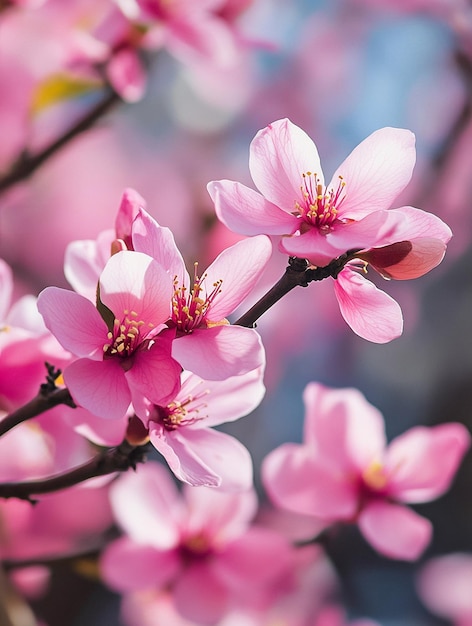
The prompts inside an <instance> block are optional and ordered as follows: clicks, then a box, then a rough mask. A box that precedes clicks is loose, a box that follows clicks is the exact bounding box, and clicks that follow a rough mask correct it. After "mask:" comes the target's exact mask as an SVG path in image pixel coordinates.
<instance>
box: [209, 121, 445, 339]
mask: <svg viewBox="0 0 472 626" xmlns="http://www.w3.org/2000/svg"><path fill="white" fill-rule="evenodd" d="M414 163H415V148H414V135H413V133H411V132H410V131H407V130H403V129H396V128H383V129H381V130H378V131H376V132H374V133H372V135H370V136H369V137H368V138H367V139H365V140H364V141H363V142H362V143H361V144H359V146H357V147H356V148H355V149H354V150H353V152H352V153H351V154H350V155H349V156H348V157H347V159H346V160H345V161H344V162H343V163H342V164H341V165H340V167H339V168H338V169H337V170H336V172H335V173H334V175H333V178H332V181H331V183H330V184H329V185H327V186H325V183H324V176H323V171H322V169H321V164H320V158H319V155H318V151H317V148H316V146H315V144H314V143H313V141H312V140H311V139H310V138H309V137H308V135H306V133H305V132H304V131H302V130H301V129H300V128H298V126H295V125H294V124H292V123H291V122H290V121H289V120H288V119H282V120H278V121H276V122H273V123H272V124H269V125H268V126H267V127H266V128H265V129H263V130H261V131H259V132H258V133H257V135H256V137H255V138H254V140H253V141H252V143H251V148H250V158H249V168H250V171H251V175H252V178H253V180H254V182H255V184H256V186H257V187H258V188H259V190H260V191H261V193H257V192H256V191H254V190H252V189H250V188H248V187H246V186H245V185H242V184H240V183H237V182H232V181H228V180H221V181H213V182H210V183H209V185H208V191H209V193H210V196H211V198H212V199H213V201H214V202H215V208H216V212H217V215H218V217H219V218H220V219H221V220H222V221H223V222H224V223H225V224H226V225H227V226H228V228H231V229H232V230H235V231H236V232H239V233H242V234H245V235H257V234H259V233H266V234H268V235H285V237H284V238H283V239H282V240H281V241H280V244H279V245H280V249H281V251H283V252H285V253H287V254H289V255H293V256H297V257H300V258H306V259H308V261H309V262H310V263H311V264H312V265H313V266H315V267H318V266H326V265H328V264H329V263H330V262H331V261H332V260H334V259H336V258H338V257H339V256H341V255H342V254H344V253H346V252H348V251H350V252H353V251H357V254H356V258H355V259H353V260H351V261H349V262H348V263H347V264H346V265H344V267H343V268H342V269H341V271H340V272H339V274H338V275H337V276H336V281H335V293H336V297H337V299H338V302H339V306H340V309H341V313H342V315H343V317H344V319H345V320H346V322H347V323H348V324H349V326H351V328H352V329H353V330H354V332H356V333H357V334H358V335H360V336H361V337H363V338H365V339H368V340H370V341H374V342H377V343H384V342H387V341H390V340H391V339H393V338H395V337H398V336H399V335H400V334H401V332H402V326H403V320H402V314H401V310H400V307H399V306H398V304H397V303H396V302H395V301H394V300H393V299H392V298H390V296H388V295H387V294H385V293H384V292H383V291H380V290H379V289H377V288H376V287H375V286H374V285H373V284H372V283H371V282H369V281H366V280H365V279H364V277H363V276H362V274H361V273H359V271H358V270H359V269H364V270H365V268H366V266H367V265H368V264H369V263H371V264H372V267H373V268H374V269H376V270H377V271H379V272H380V273H381V274H382V275H383V276H388V277H390V278H400V279H407V278H416V277H417V276H421V275H423V274H424V273H426V272H428V271H429V270H430V269H432V268H433V267H435V266H436V265H438V263H440V262H441V260H442V258H443V256H444V253H445V249H446V244H447V242H448V241H449V239H450V237H451V231H450V229H449V228H448V226H446V224H444V222H442V221H441V220H440V219H439V218H438V217H436V216H434V215H432V214H430V213H426V212H424V211H421V210H420V209H415V208H413V207H401V208H398V209H389V207H390V204H391V202H392V201H393V200H394V198H395V197H396V196H397V195H398V194H399V193H400V192H401V191H402V190H403V189H404V188H405V186H406V185H407V184H408V182H409V180H410V178H411V174H412V171H413V166H414Z"/></svg>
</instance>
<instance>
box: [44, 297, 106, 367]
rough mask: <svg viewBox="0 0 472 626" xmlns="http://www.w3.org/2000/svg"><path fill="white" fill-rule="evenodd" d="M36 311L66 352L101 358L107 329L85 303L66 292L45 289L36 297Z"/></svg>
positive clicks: (98, 315)
mask: <svg viewBox="0 0 472 626" xmlns="http://www.w3.org/2000/svg"><path fill="white" fill-rule="evenodd" d="M38 311H39V312H40V313H41V315H42V316H43V318H44V323H45V324H46V326H47V328H48V329H49V330H50V331H51V332H52V334H53V335H54V336H55V337H56V339H57V340H58V341H59V343H60V344H61V345H62V346H63V347H64V348H65V349H66V350H70V352H72V353H73V354H75V355H77V356H81V357H85V356H87V357H90V358H96V359H102V358H103V346H104V345H105V344H106V343H107V342H108V339H107V332H108V329H107V327H106V324H105V322H104V321H103V319H102V318H101V316H100V313H99V312H98V311H97V309H96V308H95V306H94V305H93V304H92V303H91V302H90V301H89V300H87V299H86V298H84V297H83V296H79V294H77V293H74V292H73V291H68V290H67V289H59V288H58V287H46V289H44V290H43V291H42V292H41V293H40V294H39V296H38Z"/></svg>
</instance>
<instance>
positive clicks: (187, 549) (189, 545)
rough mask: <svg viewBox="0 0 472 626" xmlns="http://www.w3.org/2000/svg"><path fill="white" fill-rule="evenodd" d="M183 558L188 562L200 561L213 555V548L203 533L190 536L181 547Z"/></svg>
mask: <svg viewBox="0 0 472 626" xmlns="http://www.w3.org/2000/svg"><path fill="white" fill-rule="evenodd" d="M180 553H181V556H182V557H183V558H184V560H186V561H190V562H192V561H200V560H202V559H206V558H207V557H209V556H210V555H211V554H212V553H213V546H212V544H211V542H210V540H209V538H208V537H207V536H205V534H204V533H203V532H200V533H197V534H195V535H189V536H188V537H187V538H186V539H185V540H184V541H183V542H182V544H181V546H180Z"/></svg>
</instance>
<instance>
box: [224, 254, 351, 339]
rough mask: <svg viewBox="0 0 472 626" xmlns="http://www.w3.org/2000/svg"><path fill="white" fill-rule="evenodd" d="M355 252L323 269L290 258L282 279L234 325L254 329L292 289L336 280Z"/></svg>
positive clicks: (305, 261) (295, 258)
mask: <svg viewBox="0 0 472 626" xmlns="http://www.w3.org/2000/svg"><path fill="white" fill-rule="evenodd" d="M357 252H359V250H358V249H356V250H348V251H347V252H346V253H345V254H342V255H341V256H339V257H338V258H337V259H333V260H332V261H331V263H329V264H328V265H325V266H324V267H309V266H308V261H307V260H306V259H299V258H298V257H290V258H289V261H288V262H289V265H288V267H287V269H286V270H285V274H284V275H283V276H282V278H281V279H280V280H279V281H278V282H276V283H275V285H274V286H273V287H271V289H269V291H268V292H267V293H266V294H265V295H263V296H262V298H261V299H260V300H258V301H257V302H256V304H255V305H254V306H252V307H251V308H250V309H249V311H247V312H246V313H244V315H242V316H241V317H240V318H239V319H238V320H237V321H236V322H234V323H235V324H237V325H238V326H246V327H247V328H254V326H255V323H256V321H257V320H258V319H259V318H260V317H261V315H263V314H264V313H265V312H266V311H268V310H269V309H270V307H271V306H273V305H274V304H275V303H276V302H278V301H279V300H280V299H281V298H283V296H285V295H286V294H287V293H288V292H289V291H291V290H292V289H294V287H307V286H308V283H311V282H312V281H319V280H324V279H325V278H328V277H331V278H337V276H338V274H339V272H340V271H341V270H342V269H343V267H344V266H345V265H346V263H347V262H348V261H350V260H352V259H353V258H354V257H355V255H356V254H357Z"/></svg>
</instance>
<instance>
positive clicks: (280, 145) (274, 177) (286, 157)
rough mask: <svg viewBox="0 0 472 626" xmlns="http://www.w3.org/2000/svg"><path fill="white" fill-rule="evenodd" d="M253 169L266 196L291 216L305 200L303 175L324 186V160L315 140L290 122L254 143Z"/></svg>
mask: <svg viewBox="0 0 472 626" xmlns="http://www.w3.org/2000/svg"><path fill="white" fill-rule="evenodd" d="M249 169H250V172H251V176H252V180H253V181H254V183H255V184H256V187H257V188H258V189H259V191H260V192H261V193H262V195H263V196H264V197H265V198H267V200H269V202H272V203H273V204H275V205H276V206H278V207H280V208H281V209H283V210H284V211H286V212H287V213H291V212H292V211H293V210H294V209H295V202H296V201H300V199H302V198H303V195H302V192H301V189H300V187H301V185H302V182H303V177H302V175H303V174H304V173H305V172H312V173H316V174H317V175H318V179H319V180H320V183H321V184H323V182H324V179H323V172H322V170H321V164H320V157H319V155H318V150H317V149H316V146H315V144H314V143H313V141H312V140H311V139H310V137H308V135H307V134H306V133H305V132H304V131H303V130H302V129H301V128H299V127H298V126H295V124H292V122H290V120H288V119H282V120H277V121H276V122H273V123H272V124H269V125H268V126H266V128H263V129H262V130H260V131H259V132H258V133H257V135H256V136H255V137H254V139H253V140H252V142H251V147H250V155H249Z"/></svg>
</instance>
